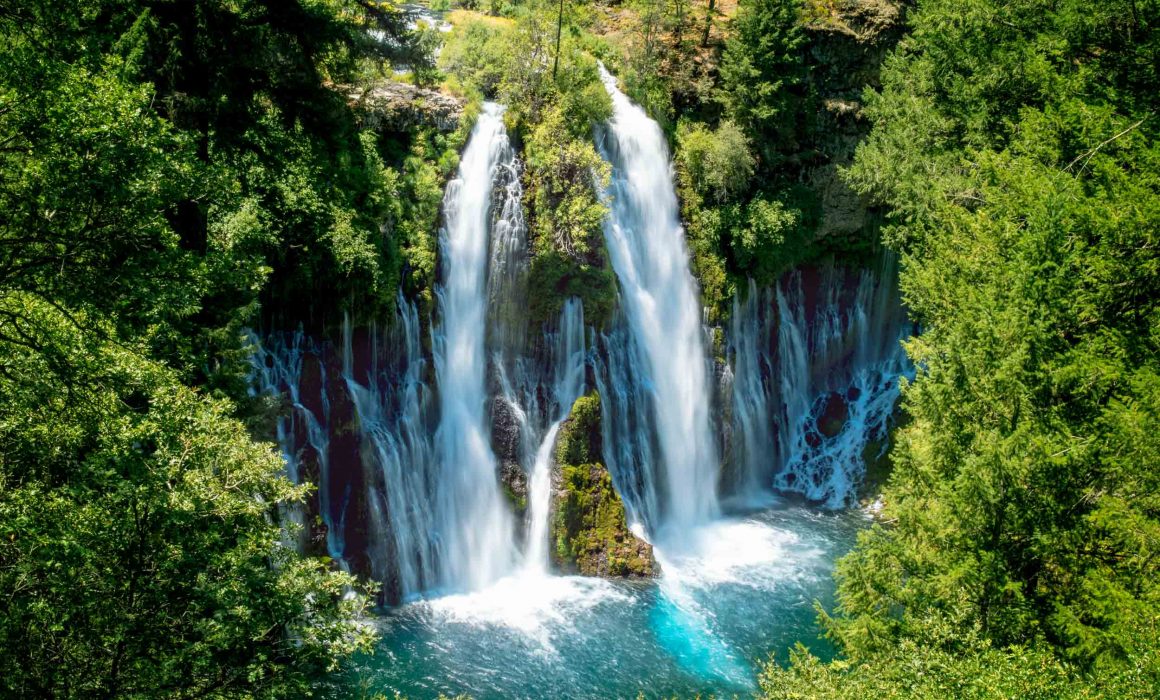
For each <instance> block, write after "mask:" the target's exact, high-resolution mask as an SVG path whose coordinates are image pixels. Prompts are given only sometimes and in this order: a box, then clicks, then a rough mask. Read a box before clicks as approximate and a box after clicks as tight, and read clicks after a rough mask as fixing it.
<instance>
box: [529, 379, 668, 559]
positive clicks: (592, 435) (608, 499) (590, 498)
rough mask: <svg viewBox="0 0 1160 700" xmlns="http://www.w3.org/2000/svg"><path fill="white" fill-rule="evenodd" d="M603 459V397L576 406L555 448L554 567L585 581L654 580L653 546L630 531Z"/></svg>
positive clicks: (592, 396)
mask: <svg viewBox="0 0 1160 700" xmlns="http://www.w3.org/2000/svg"><path fill="white" fill-rule="evenodd" d="M601 459H602V455H601V438H600V397H599V396H597V395H596V394H595V393H593V394H589V395H588V396H584V397H581V398H580V399H579V400H577V401H576V403H575V404H574V405H573V407H572V413H571V416H570V417H569V418H568V420H567V421H565V423H564V425H563V426H561V428H560V434H559V437H558V438H557V442H556V466H555V467H554V468H553V470H552V505H551V513H550V515H549V517H550V527H551V538H552V539H551V555H552V562H553V564H554V565H555V566H556V567H557V568H558V569H560V570H562V571H565V572H568V573H579V574H582V575H584V576H605V577H648V576H654V575H655V574H656V572H657V567H656V560H655V558H654V557H653V549H652V545H650V544H649V543H647V542H645V541H644V540H642V539H640V538H639V537H637V536H636V535H635V534H633V533H632V531H631V530H629V529H628V523H627V520H626V517H625V512H624V502H623V501H622V500H621V499H620V495H619V494H618V493H617V492H616V489H615V487H614V486H613V483H612V475H611V474H609V472H608V469H607V468H606V467H605V466H604V465H603V464H602V463H601V462H600V460H601Z"/></svg>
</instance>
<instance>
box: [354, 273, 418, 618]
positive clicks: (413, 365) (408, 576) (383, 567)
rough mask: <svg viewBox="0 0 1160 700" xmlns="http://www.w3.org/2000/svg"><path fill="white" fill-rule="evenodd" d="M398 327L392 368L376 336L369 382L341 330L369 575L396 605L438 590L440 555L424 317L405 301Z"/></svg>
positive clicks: (392, 340)
mask: <svg viewBox="0 0 1160 700" xmlns="http://www.w3.org/2000/svg"><path fill="white" fill-rule="evenodd" d="M396 309H397V311H396V313H397V317H396V322H395V324H394V326H393V327H392V332H391V333H389V334H385V335H384V339H385V342H384V343H383V346H384V349H387V350H388V354H389V356H390V357H392V358H394V361H395V366H394V367H383V366H380V364H379V358H380V356H382V354H383V353H382V352H380V350H379V346H378V342H377V341H378V334H377V333H375V332H374V331H372V339H373V340H374V342H375V345H373V346H372V349H371V353H370V362H371V364H370V369H369V371H368V372H367V373H366V375H365V377H359V376H357V374H358V373H357V372H356V370H355V369H354V366H355V363H354V351H353V347H352V346H353V341H352V338H353V332H352V329H351V325H350V319H349V317H348V318H346V319H344V323H343V351H342V377H343V380H344V381H345V383H346V387H347V391H348V393H349V395H350V399H351V402H352V404H353V405H354V410H355V415H356V416H357V417H358V426H359V432H360V437H361V444H362V450H361V460H362V462H363V463H364V464H365V465H366V467H367V469H368V470H369V471H370V473H371V477H370V478H368V479H367V483H368V484H370V485H371V493H370V494H369V495H368V498H367V510H368V514H367V515H368V520H369V521H370V522H369V523H368V526H369V529H370V533H371V538H370V542H369V543H368V548H369V551H368V557H369V560H370V568H371V575H372V576H373V577H374V578H375V579H376V580H378V581H382V582H384V583H385V584H386V586H385V587H386V588H388V594H389V595H390V597H392V598H399V599H404V600H405V599H408V598H411V597H414V596H416V595H418V594H419V593H421V592H423V591H425V590H427V589H428V588H430V587H432V586H435V585H436V584H437V582H438V571H439V569H438V565H439V564H438V561H437V556H438V553H437V551H436V549H435V542H434V541H433V539H432V537H431V535H432V533H433V532H434V521H433V518H432V511H431V508H430V504H431V503H432V502H433V500H434V497H433V486H434V484H433V483H432V482H433V478H432V477H433V472H434V465H435V455H434V445H433V444H432V441H431V437H430V426H431V423H432V420H431V410H432V406H431V404H432V397H431V391H430V389H429V388H428V387H427V385H426V384H425V383H424V376H425V374H426V370H427V360H426V357H425V356H424V354H423V348H422V334H421V328H420V324H419V312H418V310H417V309H416V308H415V305H414V304H412V303H411V302H409V301H407V300H406V299H404V298H403V296H402V295H401V294H400V295H399V296H398V298H397V302H396Z"/></svg>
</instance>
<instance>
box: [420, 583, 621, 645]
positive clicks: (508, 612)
mask: <svg viewBox="0 0 1160 700" xmlns="http://www.w3.org/2000/svg"><path fill="white" fill-rule="evenodd" d="M607 603H617V604H628V605H631V604H632V598H631V597H630V596H628V595H626V594H625V593H624V592H622V591H619V590H617V589H616V587H614V586H613V585H612V584H611V583H610V582H608V581H605V580H603V579H597V578H589V577H583V576H551V575H549V574H545V573H539V572H536V571H534V570H530V569H529V570H526V571H523V572H520V573H518V574H515V575H512V576H506V577H504V578H502V579H500V580H499V581H496V582H495V583H494V584H493V585H491V586H488V587H487V588H484V589H482V590H479V591H475V592H472V593H464V594H459V595H450V596H445V597H443V598H436V599H434V600H431V601H429V602H426V603H422V604H421V605H425V606H427V608H429V609H430V611H431V613H432V614H433V615H434V617H435V618H436V619H437V620H439V621H440V622H456V623H461V624H467V625H472V626H475V627H480V628H487V627H490V628H506V629H508V630H512V631H516V632H519V633H521V634H523V635H525V636H527V637H528V638H529V639H531V640H533V641H535V642H536V643H537V644H538V645H539V646H540V648H541V651H543V652H545V653H555V651H556V650H555V648H554V647H553V645H552V637H553V636H555V635H559V634H567V633H568V632H570V631H572V630H573V625H574V620H575V618H576V616H577V615H580V614H582V613H584V612H585V611H587V610H591V609H592V608H594V607H596V606H598V605H604V604H607Z"/></svg>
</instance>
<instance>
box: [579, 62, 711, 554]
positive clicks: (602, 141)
mask: <svg viewBox="0 0 1160 700" xmlns="http://www.w3.org/2000/svg"><path fill="white" fill-rule="evenodd" d="M600 71H601V78H602V80H603V81H604V85H605V88H606V89H607V91H608V94H609V95H610V96H611V97H612V106H613V116H612V118H611V119H610V120H609V122H608V123H607V125H605V126H603V127H601V128H600V129H599V130H598V146H599V148H600V151H601V153H602V155H603V156H604V158H605V159H606V160H607V161H608V162H609V163H610V164H611V165H612V181H611V184H610V185H609V187H608V191H607V192H606V193H605V194H606V200H607V201H608V204H609V207H610V214H609V216H608V218H607V219H606V222H605V227H604V238H605V242H606V244H607V246H608V251H609V256H610V258H611V261H612V266H613V268H614V270H615V272H616V275H617V278H618V279H619V281H620V291H621V302H622V307H623V312H624V316H623V321H624V322H625V323H626V324H627V328H628V330H629V333H628V335H626V336H618V337H611V338H606V342H605V351H606V353H607V354H609V355H610V357H609V359H608V360H607V361H606V371H608V372H609V373H610V375H613V376H612V377H610V378H609V379H611V381H609V380H605V381H603V382H602V384H603V388H604V389H605V390H606V391H607V390H608V389H612V390H613V391H614V392H618V394H619V395H618V396H607V395H606V394H602V396H603V397H604V404H603V412H604V415H606V416H611V418H610V420H609V422H610V424H612V425H614V426H615V425H616V424H618V423H619V424H621V425H622V426H623V427H624V428H625V430H624V434H621V435H617V436H616V437H615V438H613V439H611V440H610V439H609V438H608V437H606V441H607V442H621V441H628V442H627V444H624V443H622V444H621V445H620V446H618V447H617V449H614V450H612V451H611V452H609V455H610V456H609V457H608V459H609V462H610V465H609V466H610V468H612V469H614V470H615V472H616V474H617V477H618V478H617V482H618V484H619V485H623V486H625V488H624V492H625V493H626V494H628V495H629V496H630V497H633V498H635V502H634V503H632V504H631V506H630V507H631V508H632V510H633V514H634V516H635V517H638V518H641V519H643V520H645V524H646V525H647V526H648V527H650V528H652V529H658V530H659V529H665V530H667V531H669V532H672V533H681V532H684V531H687V530H688V529H689V528H692V527H694V526H696V525H698V524H702V523H705V522H707V521H709V520H710V519H712V518H713V517H714V516H715V515H716V514H717V510H718V505H717V472H718V467H719V465H718V457H717V449H716V444H715V442H714V438H713V433H712V426H711V420H710V392H709V377H710V376H711V373H710V367H709V361H708V356H707V354H706V352H705V346H704V340H703V331H702V326H701V309H700V304H699V302H698V293H697V288H696V283H695V282H694V280H693V276H692V274H691V273H690V271H689V262H688V251H687V250H686V248H685V240H684V232H683V230H682V228H681V224H680V220H679V218H678V208H677V197H676V193H675V191H674V189H673V181H672V172H671V168H670V164H669V154H668V148H667V146H666V143H665V137H664V134H663V133H662V132H661V129H660V127H659V126H658V125H657V124H656V122H654V121H653V120H651V119H649V118H648V115H647V114H645V112H644V110H642V109H641V108H640V107H638V106H637V105H635V104H633V103H632V102H631V101H630V100H629V99H628V97H626V96H625V95H624V93H622V92H621V91H620V90H619V89H618V88H617V86H616V79H615V78H614V77H613V76H612V75H610V74H609V73H608V72H607V71H606V70H604V67H603V66H601V67H600ZM614 334H615V331H614ZM622 380H625V381H630V382H632V384H628V385H626V384H620V381H622ZM645 398H647V402H642V401H641V399H645ZM641 411H648V412H649V413H650V414H651V415H650V417H649V418H648V419H645V420H640V419H639V418H637V419H636V420H638V421H639V424H638V425H635V426H633V425H631V421H633V420H634V418H633V417H631V416H630V415H626V412H628V413H639V412H641ZM642 428H644V429H643V430H642ZM658 457H659V459H656V458H658ZM613 460H615V463H611V462H613ZM654 461H655V462H656V466H655V467H654V466H653V464H652V462H654ZM654 469H655V471H654Z"/></svg>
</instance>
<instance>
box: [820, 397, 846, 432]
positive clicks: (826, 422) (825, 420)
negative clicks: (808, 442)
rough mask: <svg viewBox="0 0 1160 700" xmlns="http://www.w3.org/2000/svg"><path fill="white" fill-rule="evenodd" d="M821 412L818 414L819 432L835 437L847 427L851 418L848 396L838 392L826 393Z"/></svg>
mask: <svg viewBox="0 0 1160 700" xmlns="http://www.w3.org/2000/svg"><path fill="white" fill-rule="evenodd" d="M824 401H825V403H824V404H823V405H822V410H821V413H819V414H818V421H817V422H818V432H820V433H821V434H822V435H825V436H826V437H831V438H832V437H834V436H835V435H837V434H838V433H840V432H842V428H844V427H846V421H847V420H849V418H850V405H849V404H848V403H846V397H845V396H843V395H842V394H839V393H838V392H836V391H835V392H831V393H829V394H827V395H826V397H825V399H824Z"/></svg>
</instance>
